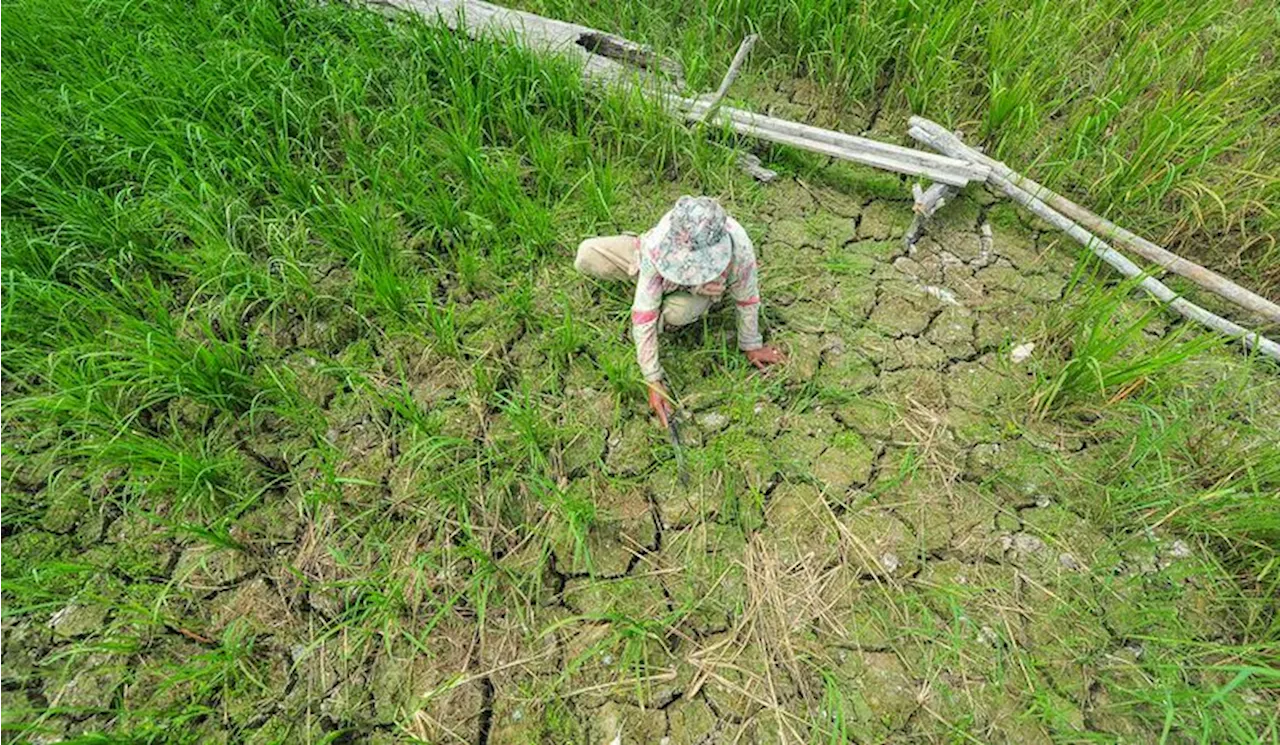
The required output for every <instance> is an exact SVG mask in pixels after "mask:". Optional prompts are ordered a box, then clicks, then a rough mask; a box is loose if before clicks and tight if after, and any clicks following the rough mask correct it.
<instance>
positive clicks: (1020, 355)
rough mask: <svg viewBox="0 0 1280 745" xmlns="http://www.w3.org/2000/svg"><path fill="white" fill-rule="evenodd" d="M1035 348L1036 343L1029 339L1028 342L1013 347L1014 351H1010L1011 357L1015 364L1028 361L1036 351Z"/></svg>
mask: <svg viewBox="0 0 1280 745" xmlns="http://www.w3.org/2000/svg"><path fill="white" fill-rule="evenodd" d="M1035 349H1036V343H1035V342H1033V341H1029V342H1027V343H1026V344H1019V345H1018V346H1016V347H1014V348H1013V351H1012V352H1010V353H1009V359H1010V360H1011V361H1012V362H1013V363H1014V364H1015V365H1016V364H1019V363H1022V362H1026V361H1027V360H1028V359H1029V358H1030V357H1031V353H1032V352H1034V351H1035Z"/></svg>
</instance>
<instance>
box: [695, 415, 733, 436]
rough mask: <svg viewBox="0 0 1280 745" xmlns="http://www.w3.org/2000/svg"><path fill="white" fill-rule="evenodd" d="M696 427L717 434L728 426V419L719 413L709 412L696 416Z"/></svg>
mask: <svg viewBox="0 0 1280 745" xmlns="http://www.w3.org/2000/svg"><path fill="white" fill-rule="evenodd" d="M697 422H698V426H699V427H702V428H703V429H706V430H713V431H716V432H719V431H720V430H722V429H724V428H725V427H726V426H728V425H729V417H727V416H725V415H724V414H721V413H719V412H715V411H710V412H707V413H706V414H699V415H698V416H697Z"/></svg>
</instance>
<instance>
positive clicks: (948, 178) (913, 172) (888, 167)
mask: <svg viewBox="0 0 1280 745" xmlns="http://www.w3.org/2000/svg"><path fill="white" fill-rule="evenodd" d="M723 115H724V112H721V116H723ZM686 116H687V118H688V119H689V120H690V121H699V119H698V116H697V114H696V112H695V113H690V114H687V115H686ZM724 124H726V125H727V126H728V127H729V128H730V129H732V130H733V131H735V132H737V133H739V134H743V135H748V136H751V137H755V138H757V139H760V140H767V141H769V142H776V143H778V144H780V145H790V146H791V147H794V148H799V149H800V150H808V151H809V152H811V153H818V154H820V155H827V156H830V157H832V158H839V159H841V160H847V161H850V162H853V163H861V164H863V165H868V166H873V167H875V168H879V169H881V170H884V171H893V172H895V173H905V174H907V175H909V176H921V177H925V178H928V179H931V180H933V181H940V182H942V183H944V184H951V185H952V186H957V187H959V186H966V185H967V184H968V183H969V181H970V176H969V175H968V174H966V173H963V172H960V171H955V170H944V169H941V168H937V167H932V166H924V165H919V164H917V163H912V162H907V161H901V160H896V159H894V157H893V156H890V155H881V154H878V153H872V152H867V151H864V150H854V149H851V148H847V147H841V146H839V145H832V144H829V143H826V142H819V141H818V140H811V139H808V138H806V137H797V136H794V135H789V134H784V133H782V132H778V131H776V130H772V129H765V128H762V127H754V126H752V125H750V124H742V123H739V122H736V121H733V120H724Z"/></svg>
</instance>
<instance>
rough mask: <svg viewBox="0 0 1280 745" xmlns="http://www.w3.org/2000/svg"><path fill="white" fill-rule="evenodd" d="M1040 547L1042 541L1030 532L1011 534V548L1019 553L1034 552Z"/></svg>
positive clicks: (1041, 546) (1042, 544) (1042, 545)
mask: <svg viewBox="0 0 1280 745" xmlns="http://www.w3.org/2000/svg"><path fill="white" fill-rule="evenodd" d="M1042 548H1044V541H1042V540H1040V539H1039V538H1036V537H1035V536H1033V535H1031V534H1030V533H1015V534H1014V536H1013V550H1014V551H1017V552H1018V553H1020V554H1034V553H1036V552H1037V551H1039V550H1040V549H1042Z"/></svg>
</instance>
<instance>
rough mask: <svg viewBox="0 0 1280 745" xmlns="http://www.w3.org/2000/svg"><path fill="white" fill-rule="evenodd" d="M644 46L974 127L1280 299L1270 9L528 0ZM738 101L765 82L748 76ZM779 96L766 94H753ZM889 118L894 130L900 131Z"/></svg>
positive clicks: (1275, 24)
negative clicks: (741, 58) (749, 55)
mask: <svg viewBox="0 0 1280 745" xmlns="http://www.w3.org/2000/svg"><path fill="white" fill-rule="evenodd" d="M522 6H523V7H527V8H529V9H531V10H535V11H539V12H544V13H546V14H548V15H552V16H554V17H558V18H565V19H568V20H574V21H577V22H580V23H585V24H587V25H591V26H595V27H597V28H601V29H605V30H610V31H615V32H617V33H621V34H624V35H626V36H628V37H629V38H632V39H638V40H643V41H647V42H649V43H652V44H654V45H655V46H657V47H658V48H660V49H664V50H670V51H671V52H672V53H674V54H676V55H677V56H678V57H680V58H681V59H682V60H683V61H684V62H685V65H686V67H687V69H688V71H689V79H690V83H691V85H692V86H693V87H695V88H699V89H714V87H715V84H716V81H717V79H718V76H719V75H720V74H721V71H722V70H723V69H724V65H725V64H726V63H727V60H728V59H729V58H730V57H731V56H732V54H733V49H734V47H735V46H736V45H737V43H738V41H739V40H740V39H741V38H742V37H743V36H744V35H745V34H747V33H749V32H751V31H757V32H759V33H760V34H762V37H763V40H762V42H761V44H760V45H758V46H757V47H756V51H755V53H754V54H755V60H754V62H753V65H754V70H755V72H756V73H757V74H758V75H759V76H760V78H761V79H760V80H758V81H757V84H758V85H759V86H762V87H763V88H764V89H766V90H767V89H768V88H771V87H774V86H776V85H778V84H779V83H783V82H785V81H787V79H788V78H790V77H792V76H793V75H797V74H798V75H800V76H803V77H805V78H806V79H807V80H808V81H811V82H813V83H816V84H817V85H818V86H819V90H817V91H814V92H812V93H809V92H803V93H802V94H801V95H800V96H797V95H796V94H795V92H791V94H790V95H789V98H790V101H791V102H792V103H800V104H802V105H801V106H798V107H797V106H789V107H788V106H786V105H785V104H784V107H783V109H784V111H785V113H786V114H788V115H791V116H798V117H813V116H819V117H821V116H822V115H824V114H827V113H829V112H849V113H851V114H854V115H855V116H854V117H853V118H852V119H850V120H846V121H845V122H844V124H845V126H854V127H856V126H858V124H864V125H865V124H867V123H868V116H869V114H870V112H872V111H873V110H875V111H877V112H878V116H879V118H880V121H881V127H880V128H879V129H878V130H877V132H878V133H880V134H881V136H889V137H895V138H897V137H902V138H905V136H906V132H905V129H906V127H905V124H904V123H903V120H905V118H906V115H907V114H908V113H916V114H922V115H924V116H927V117H930V118H932V119H935V120H937V121H940V122H942V123H943V124H946V125H950V126H959V127H963V128H964V129H965V130H966V132H967V133H968V134H969V135H970V137H972V138H973V139H976V140H982V141H983V142H984V143H985V144H987V145H988V146H989V147H990V149H991V151H992V152H994V153H995V154H996V155H997V156H999V157H1001V158H1002V159H1004V160H1006V161H1007V162H1008V163H1009V164H1010V165H1011V166H1012V167H1013V168H1014V169H1015V170H1022V171H1024V172H1026V173H1028V174H1029V175H1031V176H1032V177H1033V178H1035V179H1037V180H1038V181H1040V182H1041V183H1044V184H1046V185H1048V186H1050V187H1051V188H1057V189H1060V190H1061V191H1063V192H1064V193H1066V194H1068V195H1070V196H1073V197H1074V198H1076V199H1077V200H1078V201H1080V203H1082V204H1086V205H1090V206H1093V207H1094V208H1095V209H1096V210H1098V211H1100V212H1102V213H1104V214H1109V215H1112V216H1113V217H1115V218H1116V219H1117V220H1118V221H1119V222H1120V223H1121V224H1125V225H1127V226H1130V227H1131V228H1134V229H1136V230H1138V232H1141V233H1144V234H1147V235H1149V236H1151V237H1153V238H1155V239H1157V240H1162V241H1165V242H1166V245H1169V246H1170V247H1171V248H1173V249H1174V250H1175V251H1179V252H1183V253H1185V254H1186V255H1187V256H1189V257H1191V258H1193V259H1198V260H1201V261H1203V262H1205V263H1207V264H1208V265H1210V266H1214V267H1215V268H1219V269H1220V270H1222V271H1226V272H1229V273H1232V274H1235V275H1237V276H1239V277H1241V278H1242V279H1243V280H1244V281H1247V282H1248V283H1249V284H1250V285H1251V286H1253V287H1254V288H1255V289H1258V290H1260V291H1262V292H1263V294H1264V295H1269V296H1273V295H1276V294H1278V293H1280V253H1278V251H1280V246H1277V244H1276V236H1277V235H1280V213H1278V212H1277V210H1276V205H1277V203H1280V165H1278V164H1280V126H1278V125H1280V119H1277V113H1276V112H1277V106H1280V100H1277V95H1278V94H1277V91H1280V65H1277V64H1276V46H1275V45H1276V39H1278V38H1280V12H1278V11H1277V10H1276V8H1275V6H1274V4H1271V3H1256V2H1239V1H1238V0H1212V1H1211V2H1201V1H1200V0H1190V1H1187V2H1182V1H1179V2H1160V1H1151V2H1127V1H1126V0H1106V1H1104V2H1096V1H1095V0H1070V1H1067V2H1061V1H1058V2H1046V1H1038V2H1030V3H1019V2H979V1H978V0H949V1H947V2H930V3H918V2H909V1H908V0H796V1H794V2H787V3H776V2H759V1H758V0H703V1H701V2H682V1H679V0H661V1H658V2H653V1H651V0H645V1H630V2H621V3H584V2H580V1H579V0H526V1H525V2H523V3H522ZM749 78H750V76H748V82H747V83H746V85H745V86H742V87H739V88H738V92H740V93H743V91H744V89H746V90H749V88H748V86H751V85H752V83H751V82H750V80H749ZM743 96H744V99H745V100H746V103H747V104H748V105H752V104H755V105H760V104H762V103H768V102H770V99H769V97H768V96H767V95H766V91H765V90H756V91H750V92H745V93H743ZM886 124H887V125H888V126H885V125H886Z"/></svg>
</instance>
